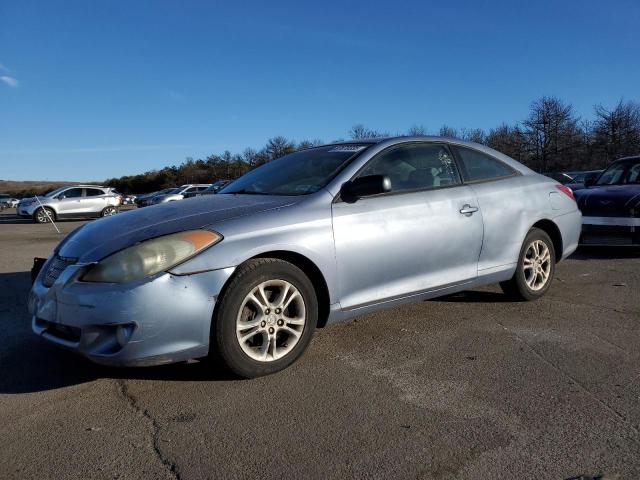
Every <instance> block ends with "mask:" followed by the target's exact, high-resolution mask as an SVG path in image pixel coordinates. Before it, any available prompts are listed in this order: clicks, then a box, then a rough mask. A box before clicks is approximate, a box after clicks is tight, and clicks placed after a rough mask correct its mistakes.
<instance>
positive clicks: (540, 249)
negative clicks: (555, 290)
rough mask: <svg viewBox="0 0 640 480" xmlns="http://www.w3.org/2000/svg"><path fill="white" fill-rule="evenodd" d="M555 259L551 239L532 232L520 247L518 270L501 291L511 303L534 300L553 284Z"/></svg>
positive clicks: (539, 230) (534, 229)
mask: <svg viewBox="0 0 640 480" xmlns="http://www.w3.org/2000/svg"><path fill="white" fill-rule="evenodd" d="M555 270H556V255H555V250H554V248H553V242H552V241H551V238H550V237H549V235H547V233H546V232H545V231H544V230H541V229H539V228H532V229H531V230H529V233H528V234H527V236H526V237H525V239H524V242H523V243H522V248H521V249H520V256H519V257H518V266H517V268H516V272H515V273H514V274H513V277H512V278H511V279H510V280H507V281H505V282H500V288H502V291H503V292H504V293H505V294H507V295H508V296H509V297H510V298H512V299H514V300H526V301H531V300H537V299H538V298H540V297H542V296H543V295H544V294H545V293H546V292H547V290H549V287H550V286H551V283H552V282H553V277H554V274H555Z"/></svg>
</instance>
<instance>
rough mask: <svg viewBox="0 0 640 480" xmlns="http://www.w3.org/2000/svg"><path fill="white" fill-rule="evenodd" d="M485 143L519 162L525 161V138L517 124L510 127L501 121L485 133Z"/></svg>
mask: <svg viewBox="0 0 640 480" xmlns="http://www.w3.org/2000/svg"><path fill="white" fill-rule="evenodd" d="M486 144H487V145H488V146H489V147H491V148H495V149H496V150H498V151H500V152H502V153H504V154H505V155H509V156H510V157H512V158H515V159H516V160H518V161H520V162H523V163H526V162H527V145H526V139H525V136H524V134H523V133H522V130H521V129H520V127H518V126H517V125H516V126H514V127H512V126H510V125H507V124H506V123H503V124H502V125H500V126H499V127H496V128H492V129H491V130H489V134H488V135H487V138H486Z"/></svg>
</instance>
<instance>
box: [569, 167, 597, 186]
mask: <svg viewBox="0 0 640 480" xmlns="http://www.w3.org/2000/svg"><path fill="white" fill-rule="evenodd" d="M602 172H603V171H602V170H586V171H584V172H567V175H569V176H570V177H571V181H570V182H568V183H565V185H566V186H567V187H569V188H570V189H571V190H573V191H576V190H580V189H583V188H584V183H585V182H586V181H592V180H595V179H596V178H598V177H599V176H600V174H601V173H602Z"/></svg>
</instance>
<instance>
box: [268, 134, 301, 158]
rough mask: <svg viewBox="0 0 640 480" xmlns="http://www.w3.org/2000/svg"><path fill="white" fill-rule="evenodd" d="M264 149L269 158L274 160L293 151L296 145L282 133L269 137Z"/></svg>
mask: <svg viewBox="0 0 640 480" xmlns="http://www.w3.org/2000/svg"><path fill="white" fill-rule="evenodd" d="M264 150H265V153H266V154H267V156H268V157H269V160H275V159H276V158H280V157H283V156H285V155H288V154H289V153H293V152H295V150H296V147H295V145H294V144H293V142H292V141H290V140H288V139H286V138H285V137H283V136H282V135H279V136H277V137H273V138H270V139H269V140H268V141H267V145H266V146H265V147H264Z"/></svg>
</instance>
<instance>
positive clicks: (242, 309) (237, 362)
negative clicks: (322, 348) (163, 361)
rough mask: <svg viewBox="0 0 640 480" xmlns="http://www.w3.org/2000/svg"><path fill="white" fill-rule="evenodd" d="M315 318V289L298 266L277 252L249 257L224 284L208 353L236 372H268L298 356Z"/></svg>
mask: <svg viewBox="0 0 640 480" xmlns="http://www.w3.org/2000/svg"><path fill="white" fill-rule="evenodd" d="M263 292H264V295H263ZM317 321H318V300H317V297H316V293H315V290H314V288H313V285H312V283H311V281H310V280H309V278H308V277H307V276H306V275H305V274H304V272H303V271H302V270H300V269H299V268H298V267H296V266H295V265H293V264H291V263H289V262H286V261H284V260H280V259H275V258H259V259H255V260H250V261H248V262H246V263H245V264H243V265H241V266H240V267H238V270H237V271H236V273H235V274H234V277H233V278H232V279H231V281H230V283H229V285H228V286H227V287H225V291H224V293H223V295H222V299H221V300H220V304H219V306H218V309H217V312H216V315H215V318H214V319H213V325H212V328H211V336H212V338H211V342H210V344H211V347H212V350H213V351H212V352H211V354H212V355H215V356H216V357H219V358H220V359H221V360H222V361H223V362H224V363H225V364H226V365H227V367H228V368H229V369H230V370H231V371H232V372H233V373H235V374H236V375H239V376H240V377H244V378H255V377H260V376H263V375H269V374H271V373H275V372H278V371H280V370H283V369H285V368H287V367H288V366H289V365H291V364H292V363H293V362H295V361H296V360H297V359H298V358H300V356H301V355H302V354H303V353H304V351H305V350H306V348H307V346H308V345H309V342H310V341H311V337H312V336H313V331H314V330H315V328H316V324H317Z"/></svg>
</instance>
